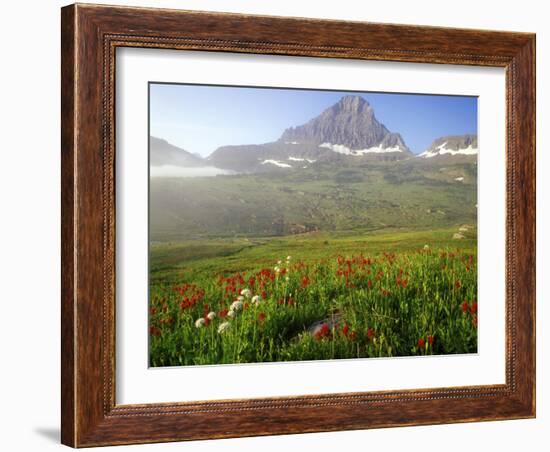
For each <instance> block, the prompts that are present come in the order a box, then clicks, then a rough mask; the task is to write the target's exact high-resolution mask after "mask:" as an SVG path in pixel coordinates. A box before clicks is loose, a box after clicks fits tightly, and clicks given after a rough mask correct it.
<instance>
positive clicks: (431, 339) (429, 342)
mask: <svg viewBox="0 0 550 452" xmlns="http://www.w3.org/2000/svg"><path fill="white" fill-rule="evenodd" d="M428 344H430V345H434V337H433V336H428Z"/></svg>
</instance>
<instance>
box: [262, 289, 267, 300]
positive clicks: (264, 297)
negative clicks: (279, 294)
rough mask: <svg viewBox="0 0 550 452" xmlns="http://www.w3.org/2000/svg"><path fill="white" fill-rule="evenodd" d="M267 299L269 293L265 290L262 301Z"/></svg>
mask: <svg viewBox="0 0 550 452" xmlns="http://www.w3.org/2000/svg"><path fill="white" fill-rule="evenodd" d="M266 298H267V292H266V291H265V290H264V291H262V299H263V300H265V299H266Z"/></svg>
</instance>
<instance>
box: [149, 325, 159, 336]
mask: <svg viewBox="0 0 550 452" xmlns="http://www.w3.org/2000/svg"><path fill="white" fill-rule="evenodd" d="M149 334H150V335H151V336H156V337H158V336H160V329H158V328H157V327H156V326H151V328H149Z"/></svg>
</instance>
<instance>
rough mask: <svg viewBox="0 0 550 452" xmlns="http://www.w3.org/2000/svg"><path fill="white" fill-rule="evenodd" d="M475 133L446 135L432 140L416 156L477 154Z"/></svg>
mask: <svg viewBox="0 0 550 452" xmlns="http://www.w3.org/2000/svg"><path fill="white" fill-rule="evenodd" d="M477 153H478V146H477V135H473V134H465V135H448V136H444V137H441V138H438V139H436V140H434V142H433V143H432V144H431V145H430V147H429V148H428V149H426V150H425V151H424V152H422V153H421V154H418V157H421V158H433V157H439V156H444V155H477Z"/></svg>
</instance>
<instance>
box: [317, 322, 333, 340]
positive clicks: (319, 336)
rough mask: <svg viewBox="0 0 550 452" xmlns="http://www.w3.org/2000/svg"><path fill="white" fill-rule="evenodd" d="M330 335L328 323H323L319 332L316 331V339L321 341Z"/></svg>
mask: <svg viewBox="0 0 550 452" xmlns="http://www.w3.org/2000/svg"><path fill="white" fill-rule="evenodd" d="M329 333H330V327H329V326H328V323H323V324H322V325H321V326H320V327H319V328H318V329H317V331H315V339H317V340H321V339H322V338H324V337H326V336H328V334H329Z"/></svg>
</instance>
